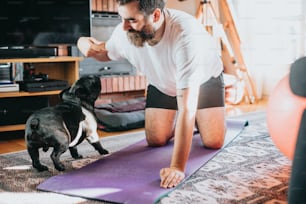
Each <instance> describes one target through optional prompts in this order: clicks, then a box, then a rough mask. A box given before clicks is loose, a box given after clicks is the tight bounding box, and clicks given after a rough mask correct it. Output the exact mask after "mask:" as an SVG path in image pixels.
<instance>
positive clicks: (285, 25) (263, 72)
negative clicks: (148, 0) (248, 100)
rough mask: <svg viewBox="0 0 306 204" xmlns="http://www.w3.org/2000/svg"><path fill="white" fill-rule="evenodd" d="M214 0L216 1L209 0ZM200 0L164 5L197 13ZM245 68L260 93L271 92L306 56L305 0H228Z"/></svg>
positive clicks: (173, 0) (170, 0)
mask: <svg viewBox="0 0 306 204" xmlns="http://www.w3.org/2000/svg"><path fill="white" fill-rule="evenodd" d="M211 1H212V3H216V2H217V0H211ZM199 3H200V0H185V1H183V2H180V1H178V0H168V2H167V6H168V7H171V8H176V9H180V10H184V11H186V12H188V13H190V14H192V15H194V14H195V13H196V10H197V7H198V6H199ZM228 3H229V4H230V5H231V7H232V15H233V17H234V19H235V23H236V26H237V29H238V33H239V35H240V38H241V47H242V51H243V56H244V59H245V62H246V65H247V68H248V70H249V72H250V74H251V76H252V78H253V79H254V81H255V83H256V85H257V89H258V92H259V94H262V95H270V94H271V93H272V91H273V89H274V87H275V86H276V84H277V83H278V82H279V80H280V79H281V78H283V77H284V76H285V75H286V74H288V72H289V68H290V64H291V63H292V62H293V61H294V60H295V59H297V58H299V57H301V56H304V55H305V44H306V43H305V42H306V38H305V32H304V30H305V28H304V27H305V24H306V23H305V14H303V12H304V11H305V10H306V3H305V0H228Z"/></svg>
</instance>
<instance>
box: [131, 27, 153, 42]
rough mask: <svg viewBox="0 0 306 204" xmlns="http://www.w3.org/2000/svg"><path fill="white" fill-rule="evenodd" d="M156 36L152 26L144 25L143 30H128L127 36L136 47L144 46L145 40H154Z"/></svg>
mask: <svg viewBox="0 0 306 204" xmlns="http://www.w3.org/2000/svg"><path fill="white" fill-rule="evenodd" d="M154 36H155V30H154V29H153V28H152V26H149V25H147V26H144V28H143V29H142V30H141V31H136V30H133V29H131V30H128V31H127V37H128V39H129V40H130V42H131V43H132V44H133V45H135V46H136V47H143V46H144V43H145V42H148V41H150V40H152V39H153V38H154Z"/></svg>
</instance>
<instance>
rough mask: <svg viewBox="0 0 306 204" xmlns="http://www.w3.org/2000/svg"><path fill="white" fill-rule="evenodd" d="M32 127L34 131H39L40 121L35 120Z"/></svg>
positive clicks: (31, 124) (31, 123) (32, 121)
mask: <svg viewBox="0 0 306 204" xmlns="http://www.w3.org/2000/svg"><path fill="white" fill-rule="evenodd" d="M30 127H31V129H32V130H37V129H38V128H39V119H38V118H33V119H32V120H31V122H30Z"/></svg>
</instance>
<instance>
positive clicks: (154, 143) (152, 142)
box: [146, 137, 168, 147]
mask: <svg viewBox="0 0 306 204" xmlns="http://www.w3.org/2000/svg"><path fill="white" fill-rule="evenodd" d="M146 139H147V143H148V145H149V146H150V147H161V146H165V145H166V144H167V142H168V141H166V140H165V139H161V138H156V137H155V138H154V137H153V138H152V137H147V138H146Z"/></svg>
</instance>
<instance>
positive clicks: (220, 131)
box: [196, 107, 226, 149]
mask: <svg viewBox="0 0 306 204" xmlns="http://www.w3.org/2000/svg"><path fill="white" fill-rule="evenodd" d="M224 109H225V108H224V107H214V108H205V109H200V110H198V111H197V114H196V120H197V127H198V130H199V131H200V135H201V137H202V141H203V144H204V146H205V147H207V148H212V149H219V148H221V147H222V146H223V143H224V136H225V132H226V123H225V110H224Z"/></svg>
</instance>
